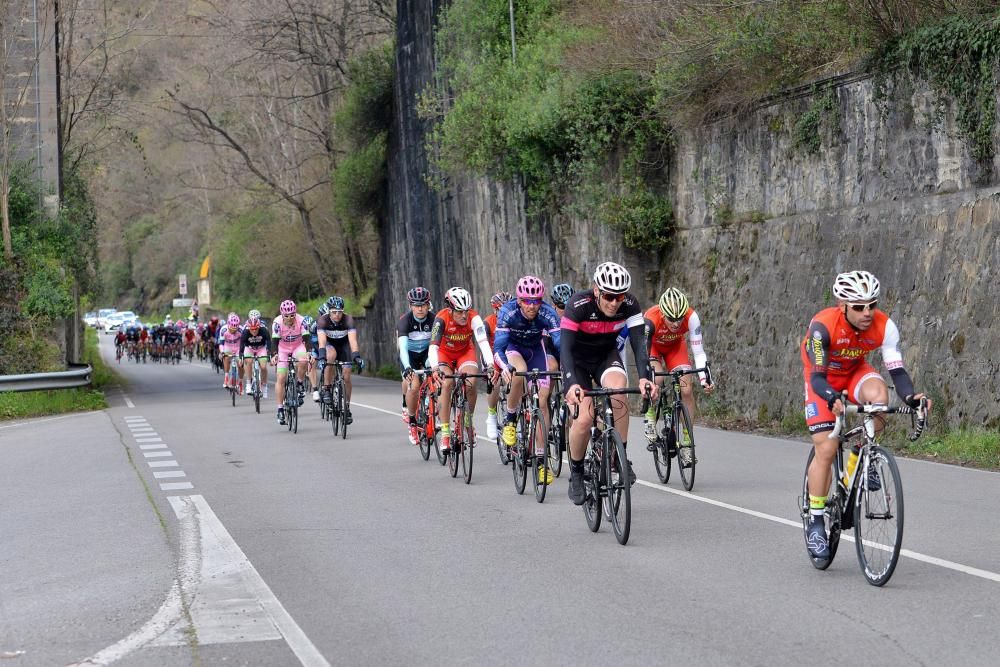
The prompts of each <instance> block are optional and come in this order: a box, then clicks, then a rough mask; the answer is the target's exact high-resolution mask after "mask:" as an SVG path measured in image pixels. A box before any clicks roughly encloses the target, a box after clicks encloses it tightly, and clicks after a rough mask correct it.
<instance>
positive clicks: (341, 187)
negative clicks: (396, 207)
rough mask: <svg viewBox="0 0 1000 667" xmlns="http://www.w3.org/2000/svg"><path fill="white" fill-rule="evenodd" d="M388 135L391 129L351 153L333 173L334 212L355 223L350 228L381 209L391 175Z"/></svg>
mask: <svg viewBox="0 0 1000 667" xmlns="http://www.w3.org/2000/svg"><path fill="white" fill-rule="evenodd" d="M387 137H388V133H387V132H380V133H379V134H377V135H375V136H374V137H373V138H372V140H371V141H369V142H368V143H367V144H366V145H364V146H361V147H360V148H359V149H358V150H356V151H354V152H353V153H350V154H348V155H347V156H346V157H345V158H344V159H343V160H342V161H341V163H340V165H339V166H338V167H337V169H336V170H335V171H334V172H333V206H334V211H335V212H336V213H337V215H338V216H340V217H341V218H342V219H343V220H344V221H346V222H348V223H353V225H350V226H349V227H352V226H356V225H357V224H358V223H359V222H360V221H361V220H362V219H363V218H365V217H366V216H370V215H374V214H375V213H376V212H377V211H378V207H379V204H380V202H381V199H380V195H381V194H382V192H383V190H384V186H385V180H386V174H387V167H386V141H387ZM349 231H350V229H349Z"/></svg>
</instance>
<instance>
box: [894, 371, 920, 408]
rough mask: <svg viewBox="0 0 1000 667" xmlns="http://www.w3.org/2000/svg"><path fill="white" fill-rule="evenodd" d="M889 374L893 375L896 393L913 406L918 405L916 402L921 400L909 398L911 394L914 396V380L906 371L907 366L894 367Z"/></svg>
mask: <svg viewBox="0 0 1000 667" xmlns="http://www.w3.org/2000/svg"><path fill="white" fill-rule="evenodd" d="M889 375H890V376H892V382H893V384H895V385H896V393H897V394H899V397H900V398H901V399H903V402H904V403H906V404H907V405H909V406H910V407H911V408H912V407H916V405H915V404H916V403H919V401H912V402H911V401H910V400H908V399H909V397H910V396H913V394H914V391H913V380H911V379H910V374H909V373H907V372H906V369H905V368H893V369H892V370H891V371H889Z"/></svg>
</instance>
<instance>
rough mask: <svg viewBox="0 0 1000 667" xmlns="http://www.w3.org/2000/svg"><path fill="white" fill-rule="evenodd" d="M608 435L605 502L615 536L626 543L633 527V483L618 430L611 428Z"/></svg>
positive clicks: (619, 542) (622, 542)
mask: <svg viewBox="0 0 1000 667" xmlns="http://www.w3.org/2000/svg"><path fill="white" fill-rule="evenodd" d="M607 435H608V439H607V446H608V448H609V449H610V451H609V452H608V453H609V454H610V456H608V457H607V459H606V460H607V479H608V495H607V496H605V498H604V502H605V503H606V504H607V511H608V515H609V516H610V517H611V528H612V529H613V530H614V532H615V538H616V539H617V540H618V544H622V545H624V544H626V543H627V542H628V537H629V533H630V532H631V529H632V485H631V484H629V481H628V457H627V456H626V454H625V444H624V443H623V442H622V439H621V436H619V435H618V431H616V430H614V429H611V430H609V431H608V432H607Z"/></svg>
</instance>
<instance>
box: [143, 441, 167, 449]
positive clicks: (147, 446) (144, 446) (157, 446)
mask: <svg viewBox="0 0 1000 667" xmlns="http://www.w3.org/2000/svg"><path fill="white" fill-rule="evenodd" d="M166 448H167V446H166V445H164V444H163V443H162V442H161V443H160V444H158V445H139V449H166Z"/></svg>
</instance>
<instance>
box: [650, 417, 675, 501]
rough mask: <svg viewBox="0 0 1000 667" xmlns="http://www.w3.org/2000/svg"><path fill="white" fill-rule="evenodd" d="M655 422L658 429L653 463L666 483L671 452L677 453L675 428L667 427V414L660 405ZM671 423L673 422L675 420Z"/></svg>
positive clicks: (661, 480)
mask: <svg viewBox="0 0 1000 667" xmlns="http://www.w3.org/2000/svg"><path fill="white" fill-rule="evenodd" d="M661 406H662V404H661ZM653 423H654V425H655V429H656V440H654V441H653V465H654V466H655V467H656V476H657V477H658V478H659V480H660V483H661V484H666V483H667V482H669V481H670V459H671V454H674V455H676V449H675V442H676V440H674V429H673V428H672V427H671V428H667V414H664V413H663V411H662V410H661V409H660V408H659V407H658V408H657V409H656V420H655V421H654V422H653ZM670 423H671V424H673V420H671V421H670ZM671 450H674V451H673V452H671Z"/></svg>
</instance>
